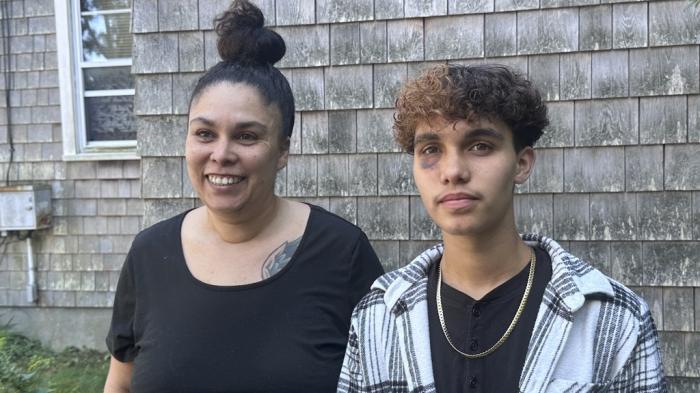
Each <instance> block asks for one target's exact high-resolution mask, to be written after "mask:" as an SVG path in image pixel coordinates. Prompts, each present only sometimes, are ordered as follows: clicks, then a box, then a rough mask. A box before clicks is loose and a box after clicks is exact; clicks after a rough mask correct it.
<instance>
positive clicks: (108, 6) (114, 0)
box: [80, 0, 131, 12]
mask: <svg viewBox="0 0 700 393" xmlns="http://www.w3.org/2000/svg"><path fill="white" fill-rule="evenodd" d="M124 8H131V0H80V11H83V12H84V11H105V10H119V9H124Z"/></svg>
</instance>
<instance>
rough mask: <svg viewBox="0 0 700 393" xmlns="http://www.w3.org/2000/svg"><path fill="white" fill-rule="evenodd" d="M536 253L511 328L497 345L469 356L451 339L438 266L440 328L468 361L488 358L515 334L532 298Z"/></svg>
mask: <svg viewBox="0 0 700 393" xmlns="http://www.w3.org/2000/svg"><path fill="white" fill-rule="evenodd" d="M535 259H536V258H535V252H534V251H533V250H532V248H530V272H529V274H528V276H527V286H525V293H524V294H523V298H522V300H520V305H519V306H518V310H517V311H516V312H515V316H514V317H513V320H512V321H510V326H508V329H507V330H506V332H505V333H503V336H501V338H500V339H499V340H498V341H497V342H496V343H495V344H493V346H492V347H491V348H489V349H487V350H485V351H483V352H479V353H475V354H469V353H466V352H462V351H460V350H459V349H457V347H456V346H455V345H454V344H453V343H452V340H451V339H450V334H449V333H448V332H447V326H446V325H445V316H444V315H443V313H442V295H441V292H442V268H441V265H438V285H437V294H436V295H435V300H436V301H437V310H438V318H439V319H440V326H442V332H443V333H444V334H445V338H446V339H447V343H448V344H450V346H451V347H452V349H454V350H455V351H457V352H458V353H459V354H460V355H462V356H464V357H465V358H467V359H478V358H483V357H484V356H488V355H490V354H492V353H493V352H494V351H495V350H497V349H498V347H500V346H501V345H503V343H504V342H506V340H507V339H508V337H509V336H510V334H511V333H512V332H513V329H514V328H515V325H516V324H517V323H518V320H519V319H520V316H521V315H522V313H523V310H525V304H526V303H527V298H528V296H530V290H531V289H532V281H533V280H534V277H535Z"/></svg>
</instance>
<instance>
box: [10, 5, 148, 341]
mask: <svg viewBox="0 0 700 393" xmlns="http://www.w3.org/2000/svg"><path fill="white" fill-rule="evenodd" d="M9 5H10V7H9V11H10V12H9V13H8V15H9V26H10V39H9V44H10V48H9V49H10V56H9V57H10V68H9V71H10V78H11V84H10V103H9V107H10V108H9V111H8V108H7V107H6V105H5V101H4V96H5V91H6V89H7V86H6V84H5V80H4V78H2V77H1V76H0V88H2V92H0V94H1V95H0V105H2V108H0V124H2V125H1V126H0V185H4V183H5V174H6V171H7V168H8V165H9V166H10V171H9V179H10V184H11V185H14V184H28V183H30V184H48V185H50V186H51V190H52V205H53V225H52V227H51V228H49V229H45V230H40V231H36V232H34V233H33V234H32V241H33V246H34V260H35V264H36V269H37V274H36V278H37V284H38V287H39V296H38V304H31V303H29V302H28V301H27V299H26V294H25V285H26V283H27V269H26V264H27V262H26V259H27V257H26V255H27V254H26V245H25V243H24V242H15V240H17V239H16V237H15V236H14V235H11V237H10V240H12V241H13V242H12V243H9V244H7V246H6V248H4V249H3V247H0V254H1V255H2V256H1V257H0V258H1V259H0V322H2V323H4V322H6V321H8V320H12V324H13V325H14V326H15V327H16V328H17V329H19V330H22V331H24V332H27V333H29V334H31V335H33V336H36V337H41V338H43V339H45V341H47V342H49V343H51V344H52V345H53V346H55V347H62V346H66V345H88V346H92V347H101V348H104V344H103V343H104V336H105V334H106V326H107V324H108V320H109V315H110V310H109V307H110V306H111V304H112V299H113V297H114V292H113V291H114V289H115V287H116V283H117V279H118V277H119V270H120V269H121V265H122V263H123V261H124V257H125V254H126V252H127V251H128V248H129V245H130V244H131V240H132V239H133V237H134V235H135V234H136V233H137V232H138V231H139V229H140V228H141V222H142V217H143V202H142V200H141V198H140V197H141V181H140V178H141V169H140V168H141V166H140V162H139V161H85V162H75V161H73V162H69V161H64V160H63V147H62V128H61V107H60V94H59V87H58V86H59V82H58V70H57V50H56V34H55V33H56V30H55V29H56V27H55V26H56V22H55V18H54V4H53V0H23V1H17V0H14V1H10V2H9ZM1 63H2V66H1V67H2V69H3V70H4V68H5V67H4V64H5V63H4V61H3V62H1ZM8 113H9V120H10V125H9V126H8ZM9 133H12V139H13V141H14V149H15V152H14V160H13V163H12V164H11V165H10V163H9V159H10V144H9ZM3 251H4V252H3ZM61 310H62V311H61ZM95 315H99V316H100V317H99V318H98V317H95ZM95 321H97V322H95Z"/></svg>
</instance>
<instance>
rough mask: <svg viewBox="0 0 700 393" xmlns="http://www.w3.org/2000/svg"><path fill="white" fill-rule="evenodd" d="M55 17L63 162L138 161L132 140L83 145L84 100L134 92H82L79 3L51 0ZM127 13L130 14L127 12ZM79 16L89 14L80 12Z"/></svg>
mask: <svg viewBox="0 0 700 393" xmlns="http://www.w3.org/2000/svg"><path fill="white" fill-rule="evenodd" d="M54 10H55V17H56V51H57V57H58V80H59V87H60V100H61V131H62V134H63V159H64V160H66V161H83V160H138V159H140V157H139V156H138V154H137V153H136V140H130V141H99V142H98V141H93V142H90V143H88V142H87V132H86V126H85V109H84V100H83V98H84V97H106V96H114V95H133V94H134V93H135V92H134V89H124V90H97V91H89V92H85V90H84V88H83V75H82V73H83V72H82V70H83V68H89V67H90V66H91V63H83V60H82V59H83V56H82V53H81V48H82V41H81V38H80V37H81V34H82V31H81V27H80V24H79V23H78V22H79V21H76V16H77V15H81V12H80V0H54ZM130 11H131V10H130ZM114 12H124V10H115V11H101V12H99V14H101V15H104V14H109V13H114ZM82 14H83V15H87V14H91V12H83V13H82ZM131 65H132V60H131V58H129V59H113V60H108V61H104V62H100V66H131Z"/></svg>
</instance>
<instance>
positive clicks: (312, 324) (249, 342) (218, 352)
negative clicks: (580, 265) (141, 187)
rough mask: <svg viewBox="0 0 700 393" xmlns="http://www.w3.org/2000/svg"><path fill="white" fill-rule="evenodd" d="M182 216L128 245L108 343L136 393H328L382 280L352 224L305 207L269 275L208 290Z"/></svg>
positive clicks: (375, 261) (376, 263)
mask: <svg viewBox="0 0 700 393" xmlns="http://www.w3.org/2000/svg"><path fill="white" fill-rule="evenodd" d="M185 214H186V213H183V214H180V215H178V216H176V217H173V218H171V219H168V220H166V221H163V222H161V223H159V224H156V225H154V226H153V227H151V228H149V229H146V230H145V231H143V232H142V233H140V234H139V235H138V236H137V237H136V239H135V240H134V242H133V244H132V247H131V250H130V251H129V254H128V256H127V259H126V262H125V263H124V267H123V269H122V274H121V277H120V279H119V283H118V285H117V293H116V297H115V301H114V310H113V317H112V324H111V328H110V332H109V334H108V336H107V346H108V348H109V350H110V352H111V353H112V355H114V357H115V358H117V359H119V360H121V361H132V360H133V361H134V368H133V376H132V385H131V389H132V392H198V393H204V392H334V391H335V389H336V385H337V381H338V375H339V374H340V367H341V364H342V360H343V355H344V352H345V346H346V343H347V335H348V330H349V326H350V315H351V313H352V309H353V307H354V306H355V304H356V303H357V302H358V301H359V300H360V298H361V297H362V296H363V295H364V294H365V293H366V292H367V291H368V290H369V287H370V285H371V283H372V282H373V281H374V280H375V279H376V278H377V277H378V276H380V275H381V274H382V268H381V265H380V264H379V261H378V259H377V256H376V255H375V253H374V251H373V250H372V247H371V246H370V244H369V241H368V240H367V237H366V236H365V235H364V233H362V231H361V230H360V229H358V228H357V227H356V226H354V225H352V224H350V223H348V222H346V221H344V220H343V219H341V218H339V217H337V216H335V215H333V214H331V213H329V212H327V211H325V210H323V209H321V208H319V207H316V206H311V213H310V216H309V220H308V223H307V226H306V229H305V231H304V234H303V236H302V240H301V243H300V244H299V246H298V248H297V250H296V253H295V254H294V256H293V257H292V259H291V260H290V261H289V263H288V264H287V265H286V266H285V267H284V268H283V269H282V270H281V271H280V272H278V273H277V274H275V275H274V276H272V277H270V278H268V279H265V280H263V281H260V282H257V283H253V284H248V285H239V286H214V285H209V284H206V283H203V282H201V281H199V280H197V279H196V278H195V277H194V276H193V275H192V274H191V272H190V271H189V269H188V268H187V265H186V262H185V259H184V256H183V252H182V243H181V237H180V229H181V226H182V221H183V218H184V217H185Z"/></svg>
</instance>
